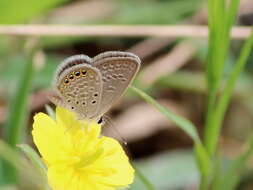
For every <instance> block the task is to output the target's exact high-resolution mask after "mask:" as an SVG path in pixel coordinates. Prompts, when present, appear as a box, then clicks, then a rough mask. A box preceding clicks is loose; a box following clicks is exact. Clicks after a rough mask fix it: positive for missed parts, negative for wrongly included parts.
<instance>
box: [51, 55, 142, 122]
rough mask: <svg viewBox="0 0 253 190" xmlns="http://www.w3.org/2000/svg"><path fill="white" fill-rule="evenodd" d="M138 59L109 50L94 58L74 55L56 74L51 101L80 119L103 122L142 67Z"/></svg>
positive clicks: (60, 66) (64, 62)
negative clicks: (103, 116)
mask: <svg viewBox="0 0 253 190" xmlns="http://www.w3.org/2000/svg"><path fill="white" fill-rule="evenodd" d="M140 63H141V61H140V59H139V57H138V56H136V55H134V54H133V53H129V52H120V51H109V52H105V53H101V54H99V55H97V56H95V57H93V58H90V57H88V56H86V55H74V56H71V57H69V58H67V59H65V60H64V61H63V62H62V63H61V64H60V65H59V66H58V69H57V71H56V73H55V79H54V82H53V86H54V94H53V95H50V96H49V99H50V100H51V101H52V102H53V103H54V104H55V105H58V106H62V107H64V108H66V109H69V110H72V111H73V112H75V113H76V114H77V115H78V118H79V119H81V120H83V119H88V120H96V121H100V120H101V117H102V115H103V114H104V113H106V112H107V111H108V110H109V109H110V107H111V106H112V105H113V104H114V103H115V102H116V101H117V100H118V99H119V98H120V96H121V95H122V94H123V93H124V92H125V91H126V89H127V87H128V86H129V84H130V83H131V81H132V80H133V78H134V77H135V75H136V73H137V72H138V70H139V68H140Z"/></svg>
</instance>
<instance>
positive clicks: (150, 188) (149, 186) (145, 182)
mask: <svg viewBox="0 0 253 190" xmlns="http://www.w3.org/2000/svg"><path fill="white" fill-rule="evenodd" d="M134 169H135V172H136V175H137V177H138V178H139V179H140V180H141V182H142V183H143V185H145V187H146V189H147V190H155V187H154V186H153V185H152V183H151V182H150V181H149V180H148V178H146V176H145V175H144V174H143V173H142V172H141V171H140V170H139V169H138V168H137V167H136V166H134Z"/></svg>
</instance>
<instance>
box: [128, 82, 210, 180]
mask: <svg viewBox="0 0 253 190" xmlns="http://www.w3.org/2000/svg"><path fill="white" fill-rule="evenodd" d="M131 89H132V90H133V91H134V92H135V93H137V94H138V95H139V96H140V97H142V98H143V99H144V100H145V101H146V102H148V103H150V104H151V105H153V106H154V107H155V108H156V109H157V110H158V111H160V112H161V113H162V114H163V115H165V116H166V117H167V118H168V119H169V120H171V121H172V122H174V123H175V124H176V125H177V126H178V127H180V128H181V129H182V130H183V131H184V132H186V134H188V135H189V136H190V137H191V138H192V139H193V141H194V151H195V153H196V154H195V155H196V161H197V165H198V167H199V169H200V171H201V173H202V174H203V175H204V176H207V175H208V174H209V172H210V160H209V157H208V155H207V152H206V150H205V148H204V146H203V144H202V143H201V140H200V138H199V136H198V133H197V130H196V128H195V126H194V125H193V124H192V123H191V122H190V121H188V120H187V119H185V118H183V117H180V116H178V115H176V114H174V113H173V112H171V111H170V110H168V109H167V108H165V107H164V106H162V105H160V104H159V103H158V102H157V101H155V100H154V99H153V98H152V97H150V96H149V95H147V94H146V93H145V92H143V91H141V90H139V89H137V88H135V87H133V86H131Z"/></svg>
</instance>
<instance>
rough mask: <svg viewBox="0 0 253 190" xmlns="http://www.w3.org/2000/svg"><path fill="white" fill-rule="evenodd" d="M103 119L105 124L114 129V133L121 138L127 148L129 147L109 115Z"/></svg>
mask: <svg viewBox="0 0 253 190" xmlns="http://www.w3.org/2000/svg"><path fill="white" fill-rule="evenodd" d="M103 118H104V121H105V123H106V124H108V125H109V126H111V127H112V129H113V131H114V132H115V133H116V135H117V136H118V137H119V138H120V141H121V142H123V144H124V145H125V146H126V145H127V141H126V139H125V138H124V137H122V135H121V134H120V132H119V131H118V129H117V128H116V127H115V123H114V122H113V121H112V120H111V118H110V117H109V116H107V115H103Z"/></svg>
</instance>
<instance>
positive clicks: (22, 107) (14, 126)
mask: <svg viewBox="0 0 253 190" xmlns="http://www.w3.org/2000/svg"><path fill="white" fill-rule="evenodd" d="M33 55H34V49H31V50H30V52H29V53H28V55H27V63H26V65H25V70H24V72H23V73H22V75H21V77H20V80H19V83H18V86H17V90H16V93H15V94H14V97H13V98H12V101H11V104H10V111H9V115H8V118H7V122H6V124H5V126H4V139H5V141H6V142H7V143H8V144H9V145H10V146H11V147H12V148H13V149H15V148H16V145H17V144H18V143H20V141H21V137H22V136H23V131H24V127H25V121H26V118H27V117H28V114H29V113H28V112H27V109H28V96H29V92H30V89H31V85H32V77H33V72H34V69H33ZM2 164H3V165H2V166H3V170H2V172H3V173H4V178H5V182H6V183H7V184H15V183H16V182H17V174H16V170H15V168H13V167H12V166H11V165H9V164H8V163H6V162H3V163H2Z"/></svg>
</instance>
